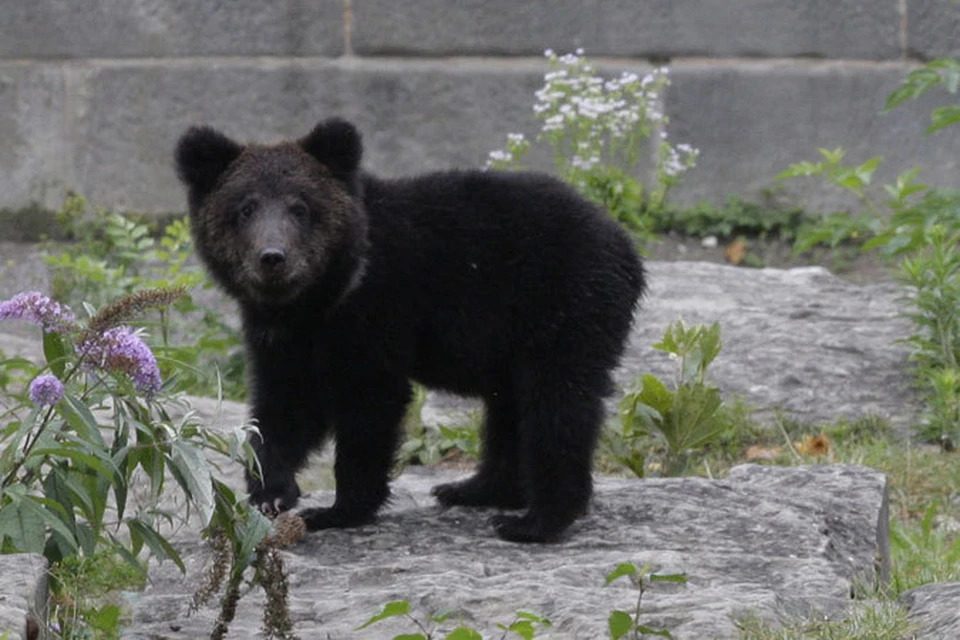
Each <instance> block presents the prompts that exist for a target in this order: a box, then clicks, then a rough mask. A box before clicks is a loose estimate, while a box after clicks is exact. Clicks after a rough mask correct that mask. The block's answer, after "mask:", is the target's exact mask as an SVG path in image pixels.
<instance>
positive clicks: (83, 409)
mask: <svg viewBox="0 0 960 640" xmlns="http://www.w3.org/2000/svg"><path fill="white" fill-rule="evenodd" d="M57 413H59V414H60V417H62V418H63V419H64V420H66V422H67V424H69V425H70V427H71V428H72V429H73V430H74V431H76V432H77V435H79V436H80V437H81V438H82V439H83V440H86V441H87V442H92V443H93V444H96V445H98V446H99V447H103V448H105V447H106V443H105V442H104V440H103V436H102V435H101V433H100V425H99V423H97V419H96V418H95V417H94V416H93V413H92V412H91V411H90V407H88V406H87V405H86V404H85V403H83V402H81V401H80V400H79V399H77V397H76V396H74V395H72V394H69V393H67V394H64V396H63V402H58V403H57Z"/></svg>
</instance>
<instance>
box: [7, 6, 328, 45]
mask: <svg viewBox="0 0 960 640" xmlns="http://www.w3.org/2000/svg"><path fill="white" fill-rule="evenodd" d="M82 5H84V6H81V4H80V3H77V2H71V1H70V0H33V1H31V2H5V3H4V6H3V20H2V21H0V58H84V57H90V58H114V57H144V56H173V57H181V56H211V55H213V56H228V55H229V56H235V55H250V56H258V55H283V56H302V55H337V54H339V53H341V52H342V51H343V29H344V26H343V25H344V3H343V0H317V1H315V2H311V1H309V0H280V1H278V2H258V1H256V0H231V1H230V2H226V1H223V0H218V1H214V2H193V1H191V0H172V1H171V0H141V1H139V2H125V1H124V0H96V1H94V2H84V3H82Z"/></svg>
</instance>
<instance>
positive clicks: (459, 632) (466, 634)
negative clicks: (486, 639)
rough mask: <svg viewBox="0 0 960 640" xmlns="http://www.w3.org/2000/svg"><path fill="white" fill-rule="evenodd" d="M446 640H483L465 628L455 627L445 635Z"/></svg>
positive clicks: (474, 632) (471, 630) (477, 634)
mask: <svg viewBox="0 0 960 640" xmlns="http://www.w3.org/2000/svg"><path fill="white" fill-rule="evenodd" d="M446 640H483V636H481V635H480V634H479V633H477V632H476V631H474V630H473V629H468V628H467V627H457V628H456V629H454V630H453V631H451V632H450V633H448V634H447V636H446Z"/></svg>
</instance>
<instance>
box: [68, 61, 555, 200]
mask: <svg viewBox="0 0 960 640" xmlns="http://www.w3.org/2000/svg"><path fill="white" fill-rule="evenodd" d="M543 66H544V65H541V64H539V63H538V64H535V65H520V67H519V68H512V67H511V68H510V69H508V70H507V71H501V70H500V69H498V68H496V67H492V66H490V65H485V64H483V63H479V62H478V63H476V64H475V65H473V64H464V65H458V64H454V65H448V64H444V63H440V62H414V63H410V64H404V63H393V62H385V61H376V62H365V61H349V62H344V61H336V62H328V61H322V60H309V61H305V60H304V61H296V60H285V61H221V62H218V63H216V64H213V65H211V64H207V63H196V64H195V63H193V62H190V63H174V62H162V63H136V64H108V65H106V66H103V67H101V68H99V69H96V70H94V71H91V72H90V74H89V77H88V79H87V83H86V84H87V86H86V90H85V102H84V104H83V106H82V108H81V111H82V115H81V116H80V117H78V118H77V132H76V137H75V146H74V147H73V158H72V163H73V165H74V166H75V167H76V178H77V184H76V189H77V190H79V191H80V192H81V193H84V194H85V195H86V196H87V197H88V198H89V199H90V200H91V202H94V203H96V204H98V205H101V206H106V207H112V208H117V209H121V210H134V211H140V212H146V213H162V212H170V211H182V210H183V209H184V207H185V198H184V195H183V193H182V191H181V188H180V186H179V184H178V182H177V180H176V177H175V175H174V171H173V165H172V151H173V147H174V145H175V143H176V140H177V138H178V137H179V135H180V134H181V133H182V132H183V131H184V130H185V129H186V127H188V126H189V125H191V124H197V123H207V124H211V125H213V126H217V127H219V128H221V129H222V130H223V131H224V132H225V133H226V134H228V135H231V136H234V137H236V138H237V139H240V140H257V141H268V140H273V139H277V138H279V137H289V136H300V135H304V134H305V133H307V132H308V131H309V129H310V128H311V127H312V126H313V125H314V124H315V123H316V122H317V121H318V120H320V119H322V118H325V117H328V116H331V115H341V116H343V117H346V118H348V119H350V120H352V121H354V122H356V123H357V124H358V126H359V127H360V129H361V131H362V133H363V135H364V139H365V144H366V153H365V164H366V166H367V167H369V168H372V169H374V170H376V171H379V172H383V173H384V174H387V175H407V174H410V173H415V172H420V171H424V170H431V169H439V168H452V167H454V166H481V165H483V163H484V162H485V161H486V157H487V153H488V152H489V151H491V150H493V149H496V148H500V147H502V146H503V145H504V143H505V141H506V133H507V132H508V131H515V130H518V129H520V130H522V129H521V128H522V126H523V125H524V124H526V126H527V130H529V128H530V127H532V126H533V125H534V121H533V117H532V104H533V102H532V101H533V91H534V90H535V89H536V88H537V87H538V86H539V84H540V81H541V75H542V73H543Z"/></svg>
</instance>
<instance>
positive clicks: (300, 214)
mask: <svg viewBox="0 0 960 640" xmlns="http://www.w3.org/2000/svg"><path fill="white" fill-rule="evenodd" d="M308 213H309V210H308V209H307V205H305V204H303V203H302V202H294V203H293V204H291V205H290V215H292V216H293V217H294V218H297V219H300V220H302V219H303V218H306V217H307V214H308Z"/></svg>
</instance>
